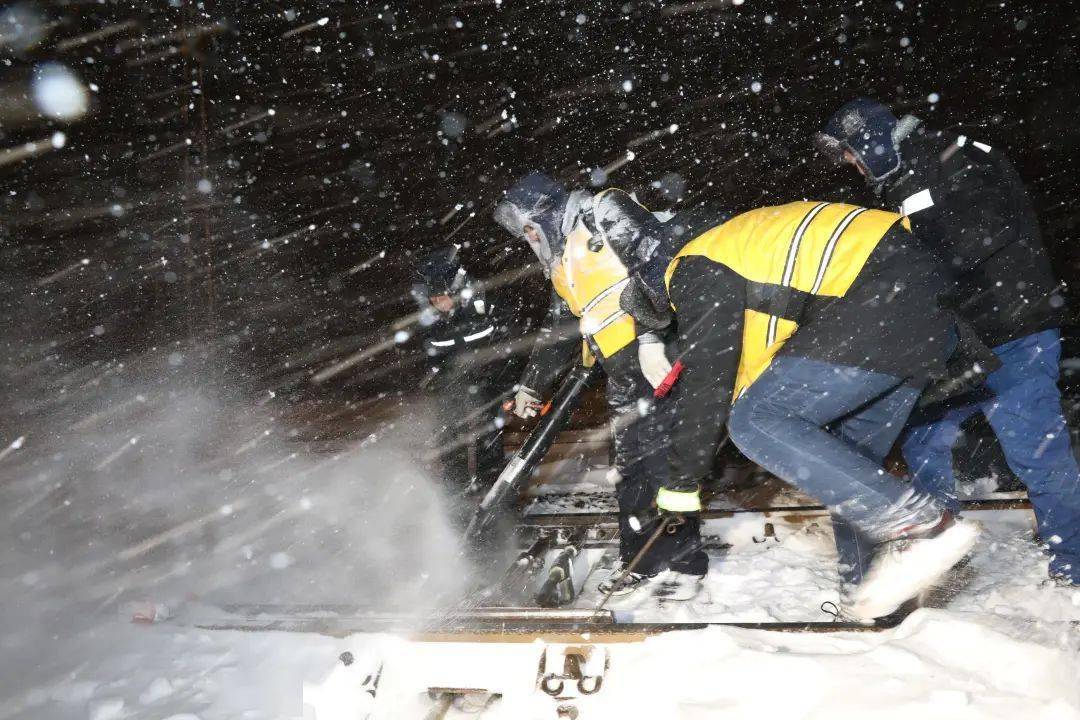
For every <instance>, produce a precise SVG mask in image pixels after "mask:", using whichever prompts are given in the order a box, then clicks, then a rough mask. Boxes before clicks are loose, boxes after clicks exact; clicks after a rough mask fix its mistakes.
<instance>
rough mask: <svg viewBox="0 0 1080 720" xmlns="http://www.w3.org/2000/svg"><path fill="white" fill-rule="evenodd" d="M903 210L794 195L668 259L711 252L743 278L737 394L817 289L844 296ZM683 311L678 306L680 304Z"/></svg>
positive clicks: (792, 327) (708, 233)
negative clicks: (792, 199)
mask: <svg viewBox="0 0 1080 720" xmlns="http://www.w3.org/2000/svg"><path fill="white" fill-rule="evenodd" d="M897 223H901V224H902V225H904V226H906V225H907V224H906V223H903V222H901V217H900V216H899V215H898V214H896V213H890V212H884V211H882V210H868V209H866V208H861V207H856V206H854V205H845V204H843V203H819V202H795V203H789V204H787V205H781V206H777V207H766V208H759V209H757V210H752V211H750V212H748V213H743V214H742V215H738V216H736V217H734V218H732V219H731V220H729V221H728V222H726V223H724V224H723V225H720V226H718V227H715V228H712V229H711V230H708V231H706V232H705V233H703V234H701V235H699V236H698V237H696V238H694V239H693V240H691V241H690V242H689V243H687V244H686V245H685V246H684V247H683V248H682V250H680V251H679V253H678V254H677V255H676V256H675V258H674V259H673V260H672V262H671V264H670V265H668V268H667V273H666V275H665V282H666V283H667V285H668V287H669V288H670V286H671V278H672V276H673V275H674V273H675V270H676V268H677V267H678V264H679V260H680V259H681V258H683V257H688V256H702V257H707V258H709V259H710V260H712V261H713V262H716V263H720V264H722V265H725V266H726V267H728V268H730V269H731V270H733V271H734V272H736V273H738V274H739V275H741V276H742V277H743V278H745V279H746V280H747V281H748V283H747V307H746V310H745V312H744V315H743V320H744V322H743V338H742V356H741V358H740V361H739V371H738V376H737V379H736V384H735V394H736V396H738V395H740V394H741V393H742V392H743V391H744V390H745V389H746V388H747V387H749V386H750V385H751V384H752V383H753V382H754V380H756V379H757V378H758V376H759V375H761V373H762V372H764V370H765V368H767V367H768V366H769V364H770V363H771V362H772V359H773V357H775V356H776V353H777V352H778V351H779V350H780V348H781V347H783V345H784V343H785V342H786V341H787V339H788V338H789V337H791V335H792V333H794V332H795V330H796V328H797V327H798V323H799V320H800V319H801V315H802V312H803V310H804V309H805V306H806V302H807V301H809V300H812V298H813V297H814V296H828V297H843V296H844V295H845V294H846V293H847V291H848V289H849V288H850V287H851V285H852V283H854V282H855V278H856V277H858V275H859V272H860V271H861V270H862V268H863V265H865V264H866V261H867V259H868V258H869V257H870V253H871V252H873V250H874V248H875V247H877V244H878V242H879V241H880V240H881V238H882V237H884V235H885V234H886V233H887V232H888V231H889V230H890V229H891V228H892V227H893V226H894V225H896V224H897ZM675 310H676V313H678V308H675Z"/></svg>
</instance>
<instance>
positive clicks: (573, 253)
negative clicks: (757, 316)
mask: <svg viewBox="0 0 1080 720" xmlns="http://www.w3.org/2000/svg"><path fill="white" fill-rule="evenodd" d="M494 218H495V220H496V222H498V223H499V224H500V225H502V226H503V227H504V228H506V229H507V230H508V231H509V232H510V233H511V234H512V235H514V236H515V237H520V238H522V239H524V240H525V241H527V242H528V244H529V246H530V247H531V248H532V250H533V252H534V253H536V256H537V258H539V260H540V264H541V268H542V269H543V271H544V274H545V276H546V277H547V278H548V279H549V280H550V281H551V284H552V294H551V302H550V305H549V310H548V315H547V319H546V321H545V323H544V325H543V327H542V328H541V330H540V333H539V336H538V338H537V341H536V343H535V346H534V349H533V352H532V354H531V356H530V360H529V364H528V367H527V369H526V371H525V373H524V375H523V376H522V378H521V381H520V383H519V389H518V391H517V394H516V397H515V400H514V412H515V414H517V415H518V416H519V417H522V418H528V417H531V416H533V415H535V414H536V413H537V410H538V408H539V407H540V406H541V404H542V398H544V397H545V395H546V394H547V393H548V392H549V391H550V388H551V387H552V385H553V383H554V381H555V379H556V378H557V376H558V375H559V374H560V373H561V372H562V371H564V370H566V369H567V368H568V367H569V366H570V365H571V364H573V363H577V362H583V363H585V364H592V363H594V362H599V363H600V365H601V367H602V369H603V371H604V373H605V375H606V376H607V388H606V396H607V402H608V405H609V407H610V408H611V410H612V429H613V434H614V443H615V470H616V471H617V478H616V484H615V488H616V496H617V499H618V502H619V511H620V514H619V527H620V531H621V532H620V548H619V551H620V552H619V554H620V559H621V561H622V563H621V564H620V566H617V567H616V568H615V569H614V571H613V572H612V575H611V576H610V577H609V578H608V580H605V581H604V582H602V583H601V586H600V589H601V592H608V591H613V594H614V595H617V596H618V595H626V594H629V593H630V592H632V591H633V590H635V589H637V588H638V587H641V586H642V585H643V584H644V583H645V582H646V581H650V580H651V581H652V582H651V583H650V586H651V589H652V590H653V592H654V593H656V594H659V595H661V596H663V597H665V598H666V599H669V600H680V599H686V598H688V597H690V596H691V595H692V594H693V593H692V592H688V591H686V590H685V589H684V588H688V587H694V586H696V585H697V584H700V580H701V577H702V576H703V575H704V574H705V570H706V568H707V559H706V557H705V554H704V552H703V551H702V550H701V548H700V542H699V541H698V540H697V538H698V528H697V525H698V521H697V520H696V519H694V518H691V519H690V520H689V521H688V522H687V523H686V524H685V525H684V526H682V527H681V528H680V530H679V531H678V532H676V533H673V534H669V535H665V536H664V537H663V538H662V539H661V540H660V541H659V542H657V543H656V544H655V545H654V546H653V548H652V549H651V550H650V551H649V553H648V554H647V555H646V556H645V557H644V558H643V559H642V560H641V561H640V562H639V564H638V565H637V566H636V567H635V571H634V572H630V573H624V572H623V571H622V570H623V567H622V566H623V565H625V563H627V562H629V561H630V560H631V559H633V558H634V556H635V555H637V553H638V551H639V550H640V549H641V547H642V545H643V544H644V542H645V537H646V536H645V535H643V534H639V533H638V532H635V531H634V530H633V529H632V528H631V527H630V524H629V519H630V518H631V517H632V516H634V515H637V514H641V513H643V512H645V511H648V510H649V509H650V507H651V505H652V502H653V499H654V498H655V496H656V493H657V491H658V490H659V488H660V487H662V486H663V485H665V484H666V483H667V470H668V460H667V443H668V435H669V431H670V427H669V424H670V413H667V414H665V413H664V412H663V405H662V404H661V405H657V404H655V403H654V402H653V387H652V385H650V383H649V382H648V381H647V380H646V377H652V378H653V379H654V380H655V382H654V383H653V384H659V382H660V380H662V379H663V377H664V376H665V375H666V374H667V372H668V371H669V370H670V368H671V366H670V364H669V363H668V361H667V357H666V353H665V351H664V337H663V335H662V334H660V333H658V332H655V331H663V330H664V329H665V328H667V327H668V326H669V325H670V322H671V313H670V311H669V310H668V309H667V308H662V309H661V310H660V311H659V312H655V313H650V312H649V309H650V308H652V307H654V305H655V304H654V303H644V302H642V299H641V298H640V297H639V296H638V294H637V293H636V292H635V289H636V285H634V284H632V283H631V278H630V275H629V271H628V266H630V267H633V266H636V265H637V264H640V262H641V260H642V259H645V258H648V257H650V256H651V255H652V253H653V251H654V250H655V248H656V247H657V246H658V245H659V244H660V243H661V242H662V241H663V240H664V232H665V231H664V228H663V226H662V224H661V223H660V222H659V220H657V219H656V218H655V217H654V216H653V215H652V214H651V213H649V212H648V211H647V210H646V209H645V208H643V207H642V206H641V205H639V204H638V203H637V202H636V201H635V200H634V199H633V198H632V197H631V196H630V195H628V194H627V193H625V192H623V191H621V190H607V191H604V192H601V193H599V194H596V195H593V194H592V193H589V192H587V191H583V190H577V191H574V192H567V190H566V189H564V188H563V187H562V186H560V185H559V184H558V183H556V182H555V181H554V180H552V179H551V178H549V177H547V176H545V175H542V174H540V173H531V174H529V175H527V176H525V177H524V178H522V179H521V180H519V181H518V182H517V183H515V184H514V186H513V187H511V188H510V189H509V190H508V191H507V193H506V195H505V197H504V198H503V199H502V201H501V202H499V203H498V205H497V206H496V208H495V213H494ZM571 316H574V317H575V318H576V322H573V323H568V322H567V321H568V320H570V319H571ZM650 330H652V331H654V332H650ZM688 538H689V539H690V540H692V542H688V541H687V539H688ZM658 576H660V577H658ZM688 578H689V579H690V580H689V581H687V579H688ZM684 594H685V595H686V597H685V598H684V597H683V596H684Z"/></svg>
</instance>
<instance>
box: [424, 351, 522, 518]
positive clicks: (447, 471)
mask: <svg viewBox="0 0 1080 720" xmlns="http://www.w3.org/2000/svg"><path fill="white" fill-rule="evenodd" d="M503 366H505V363H503ZM502 369H503V368H502V367H500V366H499V365H493V364H489V365H486V366H470V365H463V364H456V363H452V362H449V363H444V364H443V365H442V366H441V367H440V371H439V372H438V373H436V374H435V378H434V380H432V382H431V383H430V384H429V386H428V387H429V390H430V391H431V393H432V394H433V396H434V400H435V416H436V427H435V433H434V434H433V437H432V445H433V447H434V448H436V449H437V451H438V452H439V454H440V459H441V467H442V486H443V488H444V491H445V493H446V495H447V498H448V500H449V502H450V505H451V508H452V509H453V513H454V515H455V516H458V515H461V516H462V517H466V516H467V515H468V513H469V512H470V511H471V510H472V509H473V507H474V506H475V502H474V499H475V496H476V495H477V494H482V493H484V492H486V491H487V489H488V488H489V487H490V486H491V484H492V483H493V482H495V479H496V478H497V477H498V476H499V473H500V472H502V469H503V466H504V465H505V464H506V455H505V453H504V451H503V431H502V429H503V425H504V424H505V420H506V419H505V416H504V414H503V411H502V402H503V401H504V400H505V399H506V398H507V397H509V393H510V392H511V391H512V387H513V382H512V381H510V380H508V379H506V378H504V377H503V376H504V375H506V376H507V377H509V376H510V373H504V372H502ZM470 456H471V457H472V458H473V462H474V463H475V465H474V466H473V468H472V469H470Z"/></svg>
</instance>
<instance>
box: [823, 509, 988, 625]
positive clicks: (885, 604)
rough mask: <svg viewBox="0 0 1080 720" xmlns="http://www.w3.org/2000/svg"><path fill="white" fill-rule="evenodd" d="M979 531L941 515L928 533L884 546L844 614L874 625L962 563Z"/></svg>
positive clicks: (971, 524) (978, 527)
mask: <svg viewBox="0 0 1080 720" xmlns="http://www.w3.org/2000/svg"><path fill="white" fill-rule="evenodd" d="M981 531H982V525H980V524H979V523H977V522H974V521H972V520H963V519H961V518H956V517H954V516H953V515H952V514H951V513H944V514H943V515H942V517H941V520H940V521H939V522H937V523H936V524H934V525H933V526H932V527H929V528H928V529H921V530H917V531H915V532H905V533H903V534H901V535H900V536H899V537H898V538H897V539H895V540H890V541H888V542H885V543H882V545H881V546H880V548H879V549H878V551H877V553H876V555H875V557H874V560H873V562H872V563H871V564H870V569H869V570H868V571H867V573H866V575H865V576H864V577H863V580H862V582H861V583H859V586H858V587H857V588H855V591H854V592H853V593H852V597H851V604H850V605H847V606H846V607H845V608H844V612H845V614H847V615H850V616H852V617H854V618H858V619H861V620H872V619H874V618H879V617H884V616H886V615H889V614H890V613H892V612H894V611H895V610H896V609H897V608H899V607H900V606H901V605H903V604H904V602H905V601H907V600H909V599H911V598H913V597H915V596H917V595H918V594H919V593H921V592H922V591H923V590H926V589H927V588H928V587H930V586H931V585H933V584H934V582H935V581H936V580H937V579H938V578H940V577H941V576H942V575H944V574H945V573H946V572H948V570H949V568H951V567H952V566H954V565H956V563H958V562H960V561H961V560H962V559H963V558H964V556H965V555H967V554H968V552H969V551H970V550H971V548H972V547H973V546H974V545H975V541H976V540H977V539H978V537H979V533H980V532H981Z"/></svg>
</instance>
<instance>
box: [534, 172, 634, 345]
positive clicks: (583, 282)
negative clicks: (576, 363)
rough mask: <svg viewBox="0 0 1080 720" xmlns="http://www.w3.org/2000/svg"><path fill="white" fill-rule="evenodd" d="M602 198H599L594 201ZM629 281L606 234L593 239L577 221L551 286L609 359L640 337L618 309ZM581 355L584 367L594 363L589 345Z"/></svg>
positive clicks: (622, 311)
mask: <svg viewBox="0 0 1080 720" xmlns="http://www.w3.org/2000/svg"><path fill="white" fill-rule="evenodd" d="M605 192H607V191H605ZM603 195H604V193H600V194H599V195H597V196H596V197H595V198H594V199H593V202H594V203H595V202H596V201H597V200H599V199H600V198H601V197H603ZM598 232H599V230H598ZM590 241H592V242H590ZM629 282H630V276H629V274H628V273H627V271H626V266H625V265H623V263H622V261H621V260H619V256H618V255H616V254H615V251H614V250H613V249H612V248H611V246H610V245H609V244H608V242H607V239H606V238H604V237H603V233H600V236H599V237H597V238H595V240H594V238H593V234H592V232H591V231H590V230H589V229H588V228H587V227H585V223H584V222H582V221H581V220H578V222H577V224H576V225H575V226H574V229H573V230H572V231H571V232H570V234H569V235H568V236H567V238H566V243H565V247H564V248H563V252H562V256H561V257H560V258H559V263H558V264H557V265H556V266H555V267H554V268H553V269H552V271H551V284H552V285H553V286H554V287H555V292H557V293H559V297H561V298H562V299H563V300H565V301H566V304H567V305H569V306H570V312H572V313H574V315H576V316H577V317H579V318H581V320H580V322H579V327H580V329H581V335H582V337H583V338H592V340H593V342H594V343H595V345H596V347H597V348H599V350H600V354H601V355H603V356H604V357H606V358H607V357H611V356H612V355H614V354H615V353H617V352H618V351H619V350H622V349H623V348H624V347H626V346H627V345H629V344H630V343H631V342H633V341H634V339H635V338H636V337H637V329H636V326H635V323H634V318H633V317H631V316H630V315H629V314H628V313H627V312H625V311H624V310H623V309H622V308H620V307H619V295H620V294H621V293H622V291H623V288H625V287H626V285H627V284H628V283H629ZM582 353H583V360H584V362H585V364H586V365H588V364H591V357H590V351H589V347H588V343H587V342H586V343H584V345H583V349H582Z"/></svg>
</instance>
